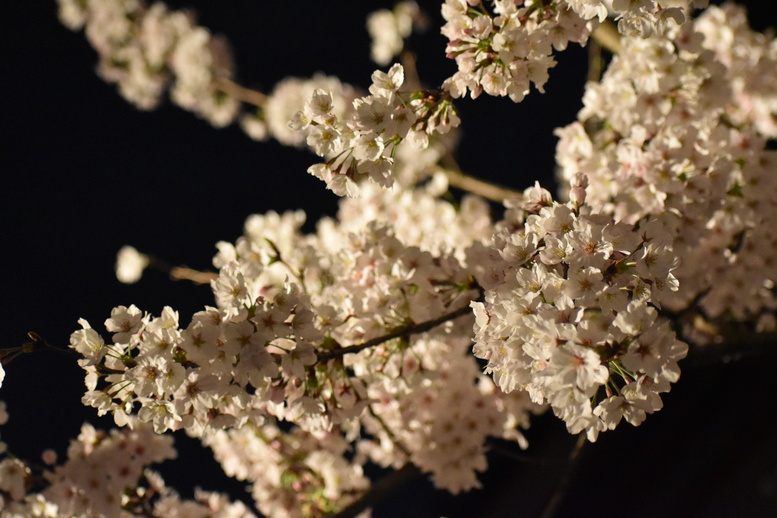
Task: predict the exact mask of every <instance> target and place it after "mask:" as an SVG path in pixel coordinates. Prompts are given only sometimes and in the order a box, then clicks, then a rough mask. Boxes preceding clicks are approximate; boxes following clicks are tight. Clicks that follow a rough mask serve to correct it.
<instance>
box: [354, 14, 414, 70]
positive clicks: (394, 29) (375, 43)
mask: <svg viewBox="0 0 777 518" xmlns="http://www.w3.org/2000/svg"><path fill="white" fill-rule="evenodd" d="M425 21H426V20H425V19H424V15H423V13H422V12H421V9H420V8H419V7H418V4H417V3H415V2H407V1H406V2H399V3H398V4H397V5H395V6H394V8H393V9H392V10H390V11H389V10H388V9H380V10H378V11H375V12H374V13H371V14H370V15H369V16H368V17H367V31H368V32H369V33H370V37H371V38H372V47H371V49H370V53H371V55H372V60H373V61H374V62H375V63H377V64H378V65H381V66H386V65H388V64H389V63H391V60H392V59H393V58H394V57H395V56H398V55H399V54H400V53H401V52H402V49H403V48H404V45H405V41H404V40H405V39H407V38H408V37H409V36H410V34H411V33H412V32H413V29H415V28H419V29H420V28H423V27H424V26H425Z"/></svg>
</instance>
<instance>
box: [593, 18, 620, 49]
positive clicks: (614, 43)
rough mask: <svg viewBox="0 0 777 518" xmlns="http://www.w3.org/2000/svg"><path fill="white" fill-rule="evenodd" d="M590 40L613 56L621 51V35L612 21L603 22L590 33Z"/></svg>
mask: <svg viewBox="0 0 777 518" xmlns="http://www.w3.org/2000/svg"><path fill="white" fill-rule="evenodd" d="M591 38H593V39H594V41H596V42H597V43H598V44H599V45H601V46H602V47H604V48H605V49H607V50H609V51H610V52H612V53H613V54H617V53H619V52H620V51H621V48H622V46H621V35H620V33H619V32H618V28H617V27H616V26H615V23H613V21H612V20H604V21H603V22H602V23H600V24H599V26H598V27H597V28H596V29H594V32H592V33H591Z"/></svg>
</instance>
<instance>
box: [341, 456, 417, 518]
mask: <svg viewBox="0 0 777 518" xmlns="http://www.w3.org/2000/svg"><path fill="white" fill-rule="evenodd" d="M420 474H421V472H420V471H419V470H418V468H416V467H415V466H414V465H412V464H410V463H408V464H405V465H404V466H402V467H401V468H400V469H398V470H396V471H394V472H393V473H391V474H390V475H388V476H386V477H384V478H382V479H380V480H379V481H378V482H377V483H375V484H373V485H372V487H371V488H370V489H369V490H368V491H367V492H365V493H364V495H362V497H361V498H359V499H358V500H357V501H355V502H354V503H352V504H351V505H349V506H348V507H346V508H345V509H343V510H342V511H340V512H339V513H337V514H335V515H333V517H332V518H354V517H355V516H358V515H359V513H361V512H362V511H364V510H365V509H367V508H369V507H372V506H373V505H375V504H376V503H378V502H380V501H381V500H383V499H384V498H386V497H387V496H389V495H390V494H391V493H393V492H394V491H396V490H397V489H398V488H399V487H401V486H402V485H404V484H405V483H407V482H409V481H410V480H412V479H413V478H415V477H417V476H418V475H420Z"/></svg>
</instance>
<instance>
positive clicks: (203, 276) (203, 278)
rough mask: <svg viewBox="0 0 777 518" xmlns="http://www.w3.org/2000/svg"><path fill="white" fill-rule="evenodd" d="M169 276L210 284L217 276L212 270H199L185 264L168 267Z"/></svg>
mask: <svg viewBox="0 0 777 518" xmlns="http://www.w3.org/2000/svg"><path fill="white" fill-rule="evenodd" d="M170 278H171V279H173V280H176V281H192V282H193V283H194V284H210V281H213V280H216V279H218V278H219V274H217V273H214V272H201V271H199V270H194V269H192V268H187V267H186V266H175V267H173V268H172V269H170Z"/></svg>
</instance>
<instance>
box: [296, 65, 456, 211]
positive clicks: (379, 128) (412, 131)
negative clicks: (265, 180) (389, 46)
mask: <svg viewBox="0 0 777 518" xmlns="http://www.w3.org/2000/svg"><path fill="white" fill-rule="evenodd" d="M404 84H405V71H404V68H403V67H402V65H399V64H395V65H393V66H392V67H391V68H390V69H389V71H388V72H382V71H380V70H377V71H375V72H374V73H373V75H372V85H371V86H370V95H369V96H366V97H360V98H358V99H355V100H354V101H353V110H352V111H351V113H350V116H348V117H347V118H346V119H345V120H341V119H340V118H338V117H337V115H336V113H334V100H333V99H334V98H333V96H332V93H331V92H326V91H324V90H316V91H315V92H314V93H313V95H312V96H311V97H310V99H309V100H308V102H307V103H305V109H304V110H302V111H299V112H297V114H295V116H294V117H293V118H292V120H291V121H290V122H289V126H290V127H291V128H292V129H295V130H300V131H302V130H304V131H305V133H306V135H307V137H306V140H307V144H308V145H309V146H310V147H311V148H312V149H313V150H314V151H315V153H316V154H317V155H319V156H321V157H325V158H326V159H327V161H326V162H325V163H322V164H316V165H314V166H311V167H310V168H309V169H308V172H309V173H311V174H312V175H314V176H316V177H318V178H319V179H321V180H323V181H324V182H326V184H327V188H328V189H330V190H331V191H333V192H334V193H335V194H337V195H339V196H351V197H355V196H359V194H360V192H361V191H360V186H361V185H363V184H364V183H366V182H367V180H371V181H373V182H375V183H377V184H378V185H381V186H383V187H390V186H392V185H393V184H394V180H395V175H394V167H393V166H394V157H395V155H396V153H397V148H398V147H399V146H400V145H401V144H402V143H403V142H405V141H407V142H408V144H410V145H411V146H414V147H415V148H417V149H418V150H424V149H426V148H427V147H429V136H430V135H434V134H445V133H448V132H449V131H450V130H451V128H455V127H456V126H458V125H459V122H460V120H459V117H458V115H457V114H456V110H455V109H454V108H453V105H452V104H451V100H450V97H449V96H448V95H447V94H445V93H444V92H427V91H417V92H409V93H406V92H403V91H402V90H401V89H402V87H403V85H404Z"/></svg>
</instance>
